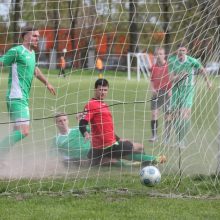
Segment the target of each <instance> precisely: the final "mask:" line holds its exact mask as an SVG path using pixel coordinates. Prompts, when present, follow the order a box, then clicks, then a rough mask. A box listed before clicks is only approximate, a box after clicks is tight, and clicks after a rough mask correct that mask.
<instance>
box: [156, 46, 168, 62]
mask: <svg viewBox="0 0 220 220" xmlns="http://www.w3.org/2000/svg"><path fill="white" fill-rule="evenodd" d="M154 55H155V57H156V62H157V63H161V64H163V63H164V62H165V58H166V55H165V49H164V48H163V47H158V48H156V50H155V53H154Z"/></svg>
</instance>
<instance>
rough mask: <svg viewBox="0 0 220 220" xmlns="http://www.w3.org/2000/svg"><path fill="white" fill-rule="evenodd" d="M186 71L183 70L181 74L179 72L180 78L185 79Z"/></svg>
mask: <svg viewBox="0 0 220 220" xmlns="http://www.w3.org/2000/svg"><path fill="white" fill-rule="evenodd" d="M188 75H189V74H188V73H187V72H183V73H182V74H181V77H180V78H181V79H185V78H187V77H188Z"/></svg>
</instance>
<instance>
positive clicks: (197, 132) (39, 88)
mask: <svg viewBox="0 0 220 220" xmlns="http://www.w3.org/2000/svg"><path fill="white" fill-rule="evenodd" d="M44 72H45V73H46V74H48V78H49V81H50V82H51V83H52V84H53V85H54V86H55V88H56V91H57V95H56V96H55V97H54V96H52V95H50V94H49V93H48V91H47V90H46V89H45V87H44V86H43V85H42V84H41V83H40V82H38V81H37V80H34V82H33V87H32V92H31V100H30V110H31V116H32V122H31V132H30V135H29V136H28V137H27V138H26V139H24V141H22V142H21V143H19V144H17V145H16V146H15V147H14V148H13V149H12V150H11V152H10V154H9V155H8V156H7V158H6V159H7V160H6V162H7V164H6V167H3V168H0V178H1V180H0V192H1V197H0V204H1V205H0V207H1V208H0V217H1V219H39V218H40V217H41V218H43V219H61V218H62V219H64V218H66V219H112V218H115V219H130V218H134V217H136V218H141V217H143V216H144V217H145V218H157V219H193V218H195V219H203V218H205V219H206V218H207V219H209V218H210V219H218V218H219V217H220V216H219V212H218V208H217V207H219V190H220V186H219V178H218V177H217V176H216V175H215V171H216V166H217V156H216V155H217V153H218V144H217V134H218V125H217V122H218V118H217V115H218V103H217V100H218V99H217V97H218V93H219V91H218V88H217V86H218V82H219V79H217V78H215V80H213V88H212V90H210V91H207V89H206V87H205V83H204V82H203V80H202V79H200V78H198V79H197V84H196V89H197V91H196V97H195V104H194V106H193V111H192V124H191V129H190V131H189V134H188V140H189V141H188V146H187V148H186V149H185V150H183V151H181V152H179V150H178V149H177V148H175V147H172V146H171V145H172V144H173V143H175V133H174V132H173V133H172V143H171V144H170V146H163V144H162V143H161V140H162V134H163V114H161V115H160V120H159V122H160V126H159V134H161V139H160V141H159V142H157V143H155V144H150V143H149V142H148V138H149V137H150V118H151V114H150V102H149V100H150V97H151V96H150V91H149V82H148V81H145V80H141V81H140V82H137V81H136V79H135V76H133V78H132V80H131V81H127V79H126V74H125V73H123V72H117V73H116V72H105V74H104V77H105V78H107V79H108V80H109V82H110V91H109V95H108V98H107V102H108V104H109V105H113V104H115V103H117V105H114V106H111V110H112V113H113V117H114V121H115V128H116V132H117V134H118V135H119V136H120V137H124V138H129V139H130V140H132V141H136V142H140V143H143V144H144V146H145V151H146V152H147V153H148V154H153V155H158V154H165V155H166V156H167V158H168V162H167V163H166V164H164V165H160V166H159V169H160V171H161V173H162V181H161V183H160V184H159V185H158V186H155V187H152V188H149V187H144V186H142V185H141V184H140V182H139V176H138V174H139V171H140V168H141V167H138V166H136V167H132V166H131V167H126V168H125V167H120V168H114V167H102V168H101V167H94V168H91V167H84V166H80V167H69V168H64V167H63V166H62V164H61V163H60V161H59V159H58V158H55V157H53V156H51V155H50V149H51V141H52V138H53V137H54V136H55V134H56V129H55V126H54V121H53V119H52V118H51V117H52V116H53V114H54V112H56V111H65V112H67V113H68V114H69V119H70V124H71V125H72V126H76V125H77V121H76V120H75V114H76V113H77V112H79V111H82V109H83V106H84V105H85V103H86V102H87V101H88V99H89V98H91V97H92V96H93V87H94V82H95V80H96V79H97V73H96V72H94V71H73V72H69V76H68V77H66V78H65V79H64V78H58V77H57V74H58V72H57V71H50V72H49V71H47V70H44ZM6 78H7V74H1V80H0V88H1V89H0V105H1V109H2V113H1V114H0V120H1V122H2V123H1V124H0V130H1V138H2V137H3V136H4V135H6V134H8V132H9V130H10V129H11V126H12V125H11V124H7V122H8V115H7V111H6V106H5V96H4V94H5V90H6V86H7V79H6ZM4 122H6V123H4ZM180 156H181V161H180ZM180 173H181V176H180ZM179 183H180V184H179ZM198 198H199V199H198ZM210 198H212V199H210ZM205 199H210V200H208V201H205ZM21 210H23V212H21ZM3 216H5V217H4V218H3Z"/></svg>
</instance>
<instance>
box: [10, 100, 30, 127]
mask: <svg viewBox="0 0 220 220" xmlns="http://www.w3.org/2000/svg"><path fill="white" fill-rule="evenodd" d="M7 108H8V112H9V114H10V120H11V121H12V122H16V124H29V120H30V112H29V107H28V103H27V102H25V101H23V100H20V99H9V100H7Z"/></svg>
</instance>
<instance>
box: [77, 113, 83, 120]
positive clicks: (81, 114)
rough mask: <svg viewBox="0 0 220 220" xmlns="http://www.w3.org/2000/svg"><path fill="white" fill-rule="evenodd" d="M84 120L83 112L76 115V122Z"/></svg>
mask: <svg viewBox="0 0 220 220" xmlns="http://www.w3.org/2000/svg"><path fill="white" fill-rule="evenodd" d="M82 118H83V113H82V112H80V113H77V114H76V120H77V121H80V120H81V119H82Z"/></svg>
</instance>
